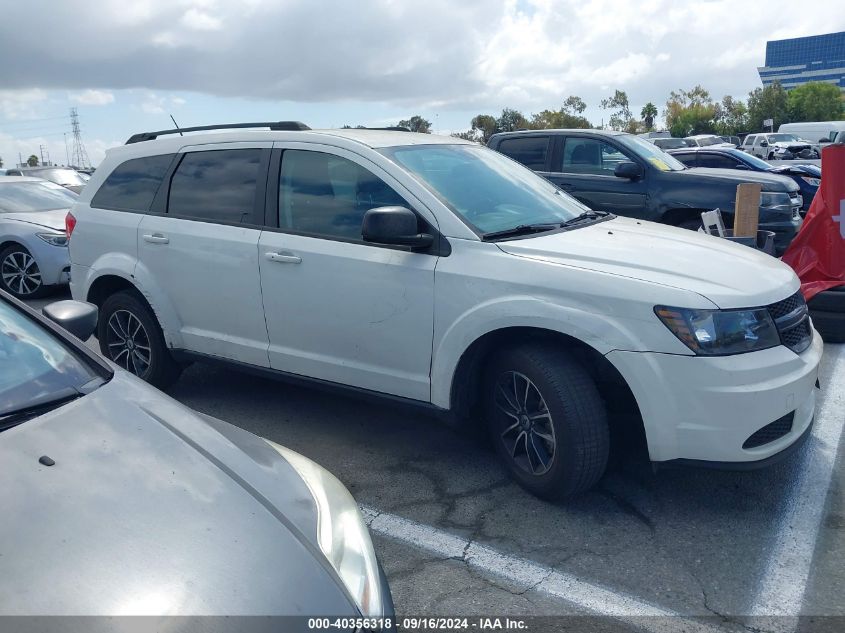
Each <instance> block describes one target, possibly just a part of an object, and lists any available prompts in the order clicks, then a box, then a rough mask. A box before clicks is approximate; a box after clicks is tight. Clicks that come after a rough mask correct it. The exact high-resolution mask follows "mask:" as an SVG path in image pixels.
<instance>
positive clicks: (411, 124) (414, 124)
mask: <svg viewBox="0 0 845 633" xmlns="http://www.w3.org/2000/svg"><path fill="white" fill-rule="evenodd" d="M398 125H399V127H406V128H408V129H409V130H411V132H420V133H422V134H431V121H427V120H426V119H424V118H422V117H421V116H420V115H418V114H415V115H414V116H412V117H411V118H410V119H406V120H404V121H399V124H398Z"/></svg>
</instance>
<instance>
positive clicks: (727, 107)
mask: <svg viewBox="0 0 845 633" xmlns="http://www.w3.org/2000/svg"><path fill="white" fill-rule="evenodd" d="M713 121H714V123H715V129H716V132H718V133H719V134H722V135H724V136H736V135H737V134H739V133H740V132H745V131H747V129H748V108H747V107H746V105H745V103H743V102H742V101H739V100H737V99H734V98H733V97H732V96H730V95H725V96H724V97H722V101H721V103H717V104H716V105H715V113H714V116H713Z"/></svg>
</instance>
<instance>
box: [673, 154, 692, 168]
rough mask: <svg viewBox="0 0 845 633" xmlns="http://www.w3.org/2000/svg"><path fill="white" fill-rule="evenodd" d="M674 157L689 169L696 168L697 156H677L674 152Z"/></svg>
mask: <svg viewBox="0 0 845 633" xmlns="http://www.w3.org/2000/svg"><path fill="white" fill-rule="evenodd" d="M672 156H674V157H675V158H677V159H678V160H679V161H681V162H682V163H683V164H684V165H686V166H687V167H695V154H675V153H674V152H673V153H672Z"/></svg>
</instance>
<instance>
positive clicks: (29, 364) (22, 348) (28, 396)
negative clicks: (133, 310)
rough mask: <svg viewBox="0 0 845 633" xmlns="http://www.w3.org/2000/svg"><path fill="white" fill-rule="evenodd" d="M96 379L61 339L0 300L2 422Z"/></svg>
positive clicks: (0, 404)
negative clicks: (23, 410)
mask: <svg viewBox="0 0 845 633" xmlns="http://www.w3.org/2000/svg"><path fill="white" fill-rule="evenodd" d="M97 378H100V375H99V374H98V373H96V372H95V371H94V369H93V368H92V367H91V366H89V365H88V364H87V363H85V362H84V361H83V360H82V359H81V358H80V357H78V356H77V355H76V354H75V353H74V352H73V351H72V350H71V349H70V348H68V347H66V346H65V345H64V344H63V343H61V342H60V341H59V339H57V338H55V337H54V336H53V335H52V334H50V333H49V332H48V331H47V330H46V329H45V328H43V327H41V326H40V325H39V324H38V323H37V322H36V321H34V320H32V319H30V318H29V317H27V316H26V315H25V314H24V313H23V312H21V311H20V310H17V309H16V308H15V307H14V306H12V305H10V304H9V303H7V302H6V301H4V300H3V299H0V418H3V417H5V416H8V415H11V414H14V413H15V412H17V411H19V410H21V409H26V408H29V407H31V406H33V405H34V404H37V403H40V402H48V401H50V400H53V399H58V398H67V395H68V394H69V393H77V394H78V393H80V392H81V389H82V387H83V386H84V385H85V384H86V383H89V382H91V381H92V380H95V379H97ZM0 428H2V420H0Z"/></svg>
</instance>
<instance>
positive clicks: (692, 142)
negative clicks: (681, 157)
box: [684, 134, 736, 147]
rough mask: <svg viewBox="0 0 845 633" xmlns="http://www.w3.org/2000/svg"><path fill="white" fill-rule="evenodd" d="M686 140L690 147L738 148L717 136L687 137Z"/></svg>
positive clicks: (699, 135)
mask: <svg viewBox="0 0 845 633" xmlns="http://www.w3.org/2000/svg"><path fill="white" fill-rule="evenodd" d="M684 140H685V141H686V142H687V143H688V144H689V146H690V147H736V145H734V144H733V143H730V142H728V141H725V140H724V139H723V138H722V137H721V136H716V135H715V134H697V135H695V136H687V137H686V138H684Z"/></svg>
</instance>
